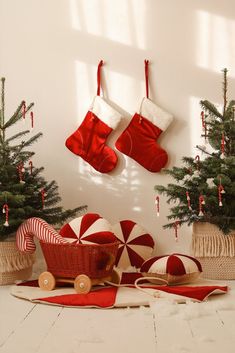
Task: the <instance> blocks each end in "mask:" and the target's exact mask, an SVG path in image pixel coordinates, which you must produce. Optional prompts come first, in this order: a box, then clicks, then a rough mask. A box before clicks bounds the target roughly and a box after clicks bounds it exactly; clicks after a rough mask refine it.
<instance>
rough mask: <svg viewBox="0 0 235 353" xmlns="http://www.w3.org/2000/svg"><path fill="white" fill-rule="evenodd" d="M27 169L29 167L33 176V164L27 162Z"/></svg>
mask: <svg viewBox="0 0 235 353" xmlns="http://www.w3.org/2000/svg"><path fill="white" fill-rule="evenodd" d="M29 167H30V174H31V175H32V174H33V162H32V161H29Z"/></svg>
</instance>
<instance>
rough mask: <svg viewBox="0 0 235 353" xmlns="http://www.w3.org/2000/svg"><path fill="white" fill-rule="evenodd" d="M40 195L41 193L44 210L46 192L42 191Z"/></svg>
mask: <svg viewBox="0 0 235 353" xmlns="http://www.w3.org/2000/svg"><path fill="white" fill-rule="evenodd" d="M40 193H41V199H42V208H44V206H45V196H46V193H45V190H44V189H41V191H40Z"/></svg>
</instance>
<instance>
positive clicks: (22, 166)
mask: <svg viewBox="0 0 235 353" xmlns="http://www.w3.org/2000/svg"><path fill="white" fill-rule="evenodd" d="M17 169H18V174H19V179H20V184H25V181H24V180H23V176H24V172H25V169H24V163H23V162H21V163H20V164H19V165H18V166H17Z"/></svg>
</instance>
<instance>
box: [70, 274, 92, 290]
mask: <svg viewBox="0 0 235 353" xmlns="http://www.w3.org/2000/svg"><path fill="white" fill-rule="evenodd" d="M91 287H92V282H91V280H90V278H89V277H88V276H86V275H79V276H77V277H76V278H75V281H74V288H75V290H76V292H77V293H78V294H86V293H89V292H90V290H91Z"/></svg>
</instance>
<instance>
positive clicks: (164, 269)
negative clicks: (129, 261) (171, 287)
mask: <svg viewBox="0 0 235 353" xmlns="http://www.w3.org/2000/svg"><path fill="white" fill-rule="evenodd" d="M140 272H141V273H143V274H144V276H146V277H148V276H150V277H152V276H153V277H158V278H161V279H164V280H166V281H167V283H168V284H180V283H189V282H191V281H193V280H195V279H197V278H198V277H199V275H200V273H201V272H202V267H201V264H200V262H199V261H198V260H197V259H195V258H194V257H191V256H188V255H183V254H172V255H165V256H155V257H152V258H150V259H148V260H147V261H145V262H144V263H143V265H142V266H141V269H140Z"/></svg>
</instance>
